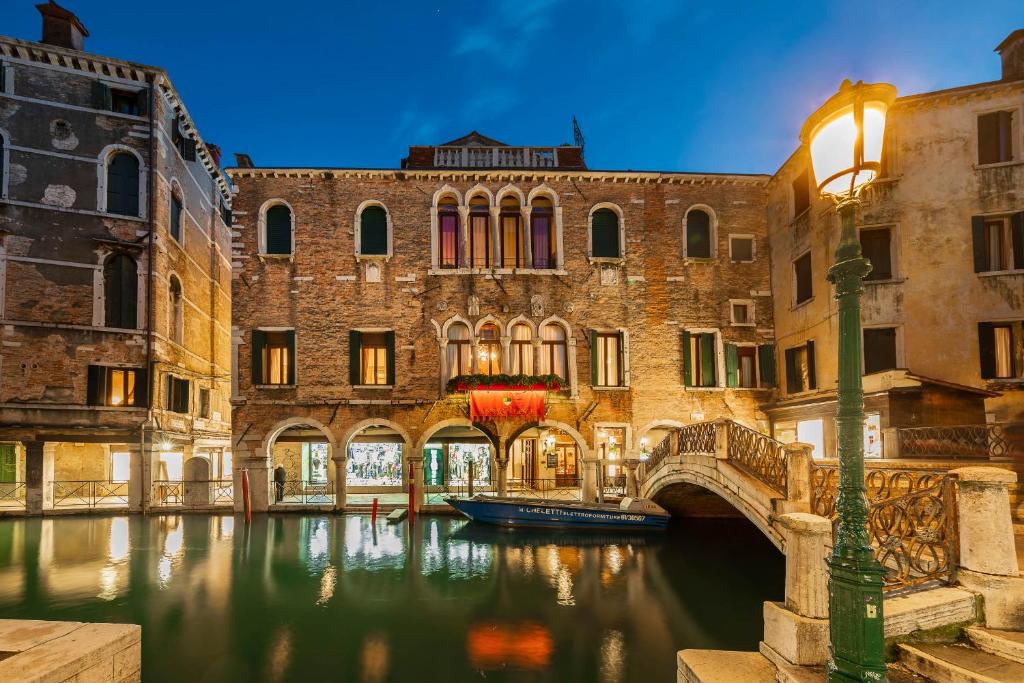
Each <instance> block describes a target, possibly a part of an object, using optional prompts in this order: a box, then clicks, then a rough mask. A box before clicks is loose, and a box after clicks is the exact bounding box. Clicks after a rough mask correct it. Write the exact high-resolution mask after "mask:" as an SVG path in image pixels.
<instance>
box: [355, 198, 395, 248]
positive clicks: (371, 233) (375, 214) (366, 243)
mask: <svg viewBox="0 0 1024 683" xmlns="http://www.w3.org/2000/svg"><path fill="white" fill-rule="evenodd" d="M359 253H360V254H367V255H377V254H379V255H387V253H388V215H387V212H386V211H385V210H384V208H383V207H381V206H368V207H366V208H365V209H363V212H362V213H361V214H360V216H359Z"/></svg>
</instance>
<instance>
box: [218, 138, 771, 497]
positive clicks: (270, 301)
mask: <svg viewBox="0 0 1024 683" xmlns="http://www.w3.org/2000/svg"><path fill="white" fill-rule="evenodd" d="M581 153H582V150H581V149H579V148H573V147H561V148H519V147H509V146H507V145H504V144H502V143H499V142H497V141H494V140H491V139H489V138H485V137H483V136H481V135H479V134H476V133H473V134H470V135H469V136H466V137H464V138H460V139H459V140H456V141H452V142H451V143H448V144H446V145H441V146H438V147H435V148H423V147H419V148H412V149H411V150H410V156H409V158H408V159H407V160H406V161H405V162H404V164H403V166H404V168H402V169H400V170H333V169H301V168H290V169H275V168H252V167H239V168H234V169H230V170H229V171H228V173H229V175H230V177H231V180H232V183H233V185H234V186H235V189H236V196H235V200H234V207H235V225H234V228H233V230H234V244H233V260H234V263H233V265H234V271H233V290H232V291H233V297H234V298H233V311H234V318H233V333H234V344H235V346H234V353H235V366H236V368H237V373H236V384H235V386H234V388H233V401H232V403H233V406H234V410H233V413H232V419H233V423H234V433H235V441H236V443H235V450H234V452H235V464H236V467H239V468H245V469H247V470H248V472H249V476H250V477H251V481H250V485H251V486H252V490H253V504H254V507H255V508H256V509H262V508H265V507H266V506H267V505H268V504H270V505H272V504H274V503H275V502H278V500H279V499H280V498H281V497H282V494H283V497H284V498H285V499H287V500H295V501H301V500H304V496H305V493H304V492H303V491H301V490H298V489H296V488H293V480H295V479H297V478H300V477H301V478H302V479H304V480H305V481H309V477H311V476H313V475H312V472H313V470H316V471H318V472H319V474H317V475H316V477H318V478H319V479H320V480H321V481H322V482H323V483H324V484H326V485H327V489H324V490H332V491H335V492H336V494H337V495H336V499H335V500H336V505H338V506H339V507H340V506H343V505H345V503H346V499H347V498H351V496H352V495H353V494H357V493H363V492H381V491H399V490H402V487H403V486H404V485H405V484H406V483H407V482H408V480H409V479H410V478H413V480H414V481H418V483H419V484H420V486H419V488H418V490H420V491H423V490H424V485H425V486H426V491H427V494H428V495H429V494H430V493H431V492H433V491H437V490H440V489H441V487H442V486H444V485H446V484H447V485H452V484H455V483H458V482H460V481H462V482H465V480H466V473H465V471H464V466H465V462H464V460H463V456H464V455H465V452H466V449H467V448H478V447H480V446H482V447H483V448H484V451H485V453H484V454H483V455H482V456H480V457H478V459H477V467H478V468H480V469H483V470H484V472H483V473H481V471H480V469H478V470H477V472H476V475H475V477H474V478H475V479H476V480H478V484H479V485H481V486H490V487H493V488H495V489H498V490H504V488H505V487H506V486H507V485H521V486H524V487H527V488H529V487H533V488H550V487H557V488H577V489H579V488H582V495H584V496H587V497H593V496H595V495H596V494H597V489H598V488H599V486H600V487H603V486H606V485H614V484H615V482H616V481H618V482H619V483H621V480H622V478H623V477H624V476H625V475H626V467H625V466H626V461H627V460H631V459H634V458H636V457H638V456H639V454H640V452H641V451H642V450H644V449H645V448H647V447H649V445H653V444H654V443H657V439H658V438H659V434H660V433H661V432H659V429H661V430H664V428H665V427H667V426H670V425H678V424H681V423H685V422H691V421H698V420H710V419H714V418H718V417H731V418H736V419H738V420H741V421H743V422H745V423H748V424H752V425H760V426H761V427H762V428H767V422H766V420H765V416H764V415H763V414H762V413H761V412H760V411H759V409H758V405H759V404H760V403H762V402H765V401H766V400H768V399H769V398H770V397H771V395H772V391H773V390H772V388H771V387H772V386H773V384H774V378H773V377H772V375H773V370H774V360H773V357H772V356H771V345H772V341H773V339H772V329H773V321H772V306H771V302H770V298H769V293H770V285H769V263H768V258H767V246H768V245H767V241H766V237H767V233H766V224H765V215H764V188H765V184H766V182H767V180H768V179H767V178H766V177H765V176H747V175H713V174H683V173H678V174H677V173H635V172H621V173H619V172H596V171H588V170H586V169H585V168H584V167H582V154H581ZM565 160H568V161H567V163H569V164H572V165H573V166H576V168H573V167H572V166H570V167H568V168H566V167H562V166H561V165H560V161H565ZM275 252H276V253H275ZM702 335H703V336H702ZM760 348H763V349H766V350H760ZM282 349H283V351H282ZM702 353H703V355H704V357H703V358H701V354H702ZM759 361H761V362H760V363H759ZM254 365H255V366H256V368H255V369H254ZM741 366H742V369H741ZM686 368H689V371H687V369H686ZM487 373H489V374H492V375H493V374H504V375H520V374H525V375H558V376H559V381H558V385H557V387H556V388H555V389H554V390H551V391H547V392H545V394H546V398H545V401H546V410H545V411H544V415H543V419H542V420H531V419H513V420H499V421H497V422H495V421H486V420H485V421H481V422H478V423H476V424H474V423H472V422H471V420H470V411H469V406H468V400H467V395H466V393H465V392H463V391H459V390H455V389H454V388H453V390H452V391H449V390H448V387H447V384H448V381H449V379H451V378H452V377H454V376H458V375H467V374H487ZM704 385H706V386H704ZM742 385H746V386H742ZM511 393H513V394H514V393H515V392H511ZM381 444H386V445H381ZM396 445H397V448H396V447H395V446H396ZM367 449H368V450H367ZM397 452H400V454H398V453H397ZM303 453H305V455H303ZM303 457H305V458H306V460H301V459H302V458H303ZM396 457H398V458H400V460H399V461H398V462H399V464H398V466H397V467H396V466H395V465H389V467H390V471H389V472H386V473H383V474H382V473H381V472H368V471H367V470H366V467H365V466H366V463H367V461H371V460H373V458H378V460H379V459H380V458H383V459H385V460H388V459H389V458H392V459H393V458H396ZM327 458H329V461H328V460H327ZM314 459H316V462H315V463H314V462H313V460H314ZM424 459H426V464H425V465H424ZM297 460H298V462H297ZM354 460H358V462H354ZM598 460H603V461H604V462H605V468H604V469H603V471H601V472H600V477H599V469H598V464H597V463H598ZM325 461H326V471H325ZM410 465H411V466H410ZM279 466H280V467H281V468H282V472H281V474H283V475H284V476H285V479H286V480H287V486H286V487H283V488H284V490H283V491H282V490H277V491H275V490H274V488H275V486H274V484H273V483H272V478H271V470H274V469H276V468H277V467H279ZM510 482H511V484H510ZM599 482H600V484H599ZM286 502H287V501H286ZM307 502H309V501H308V500H307ZM321 502H323V501H321Z"/></svg>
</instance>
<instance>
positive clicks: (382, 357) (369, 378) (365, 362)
mask: <svg viewBox="0 0 1024 683" xmlns="http://www.w3.org/2000/svg"><path fill="white" fill-rule="evenodd" d="M391 342H392V344H393V343H394V338H393V337H392V339H391ZM359 355H360V359H359V382H358V383H359V384H366V385H386V384H389V382H388V339H387V336H386V335H385V334H384V333H383V332H360V333H359ZM391 374H394V371H393V370H392V373H391Z"/></svg>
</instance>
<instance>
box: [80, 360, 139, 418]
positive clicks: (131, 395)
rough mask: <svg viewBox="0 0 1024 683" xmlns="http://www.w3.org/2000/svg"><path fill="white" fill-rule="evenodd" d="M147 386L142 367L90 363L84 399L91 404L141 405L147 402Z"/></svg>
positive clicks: (121, 406)
mask: <svg viewBox="0 0 1024 683" xmlns="http://www.w3.org/2000/svg"><path fill="white" fill-rule="evenodd" d="M147 386H148V384H147V381H146V371H145V369H144V368H115V367H109V366H105V365H90V366H89V370H88V375H87V386H86V401H87V403H88V404H89V405H92V406H110V407H114V408H135V407H141V406H145V405H146V403H147V390H146V387H147Z"/></svg>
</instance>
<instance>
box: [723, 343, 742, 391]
mask: <svg viewBox="0 0 1024 683" xmlns="http://www.w3.org/2000/svg"><path fill="white" fill-rule="evenodd" d="M739 371H740V357H739V349H738V348H737V347H736V345H735V344H726V345H725V386H727V387H738V386H740V377H739Z"/></svg>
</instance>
